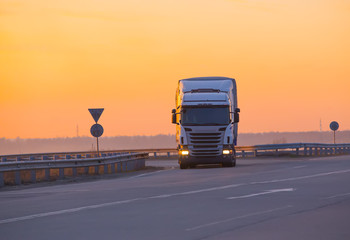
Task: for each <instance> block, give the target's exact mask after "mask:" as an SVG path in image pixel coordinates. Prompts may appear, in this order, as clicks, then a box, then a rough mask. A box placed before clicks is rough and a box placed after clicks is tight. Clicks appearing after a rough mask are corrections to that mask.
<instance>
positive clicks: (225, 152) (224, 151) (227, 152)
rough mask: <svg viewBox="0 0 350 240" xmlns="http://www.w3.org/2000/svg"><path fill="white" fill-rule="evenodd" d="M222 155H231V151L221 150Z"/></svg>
mask: <svg viewBox="0 0 350 240" xmlns="http://www.w3.org/2000/svg"><path fill="white" fill-rule="evenodd" d="M222 154H225V155H227V154H231V151H230V150H227V149H224V150H222Z"/></svg>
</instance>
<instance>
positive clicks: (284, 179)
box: [250, 169, 350, 184]
mask: <svg viewBox="0 0 350 240" xmlns="http://www.w3.org/2000/svg"><path fill="white" fill-rule="evenodd" d="M348 172H350V169H346V170H340V171H334V172H326V173H318V174H313V175H307V176H301V177H292V178H282V179H274V180H268V181H261V182H251V183H250V184H266V183H278V182H288V181H295V180H301V179H308V178H314V177H324V176H329V175H334V174H340V173H348Z"/></svg>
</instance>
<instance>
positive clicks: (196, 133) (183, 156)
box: [172, 77, 240, 169]
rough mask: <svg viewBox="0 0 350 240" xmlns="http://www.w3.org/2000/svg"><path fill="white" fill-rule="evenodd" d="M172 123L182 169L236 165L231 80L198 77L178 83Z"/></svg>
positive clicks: (234, 95)
mask: <svg viewBox="0 0 350 240" xmlns="http://www.w3.org/2000/svg"><path fill="white" fill-rule="evenodd" d="M175 107H176V108H175V109H173V110H172V123H173V124H176V143H177V151H178V162H179V165H180V168H181V169H185V168H192V167H195V166H196V165H199V164H221V165H222V166H223V167H235V166H236V151H235V146H236V145H237V137H238V122H239V113H240V109H239V108H238V106H237V86H236V80H235V79H234V78H228V77H197V78H188V79H182V80H179V81H178V86H177V89H176V95H175Z"/></svg>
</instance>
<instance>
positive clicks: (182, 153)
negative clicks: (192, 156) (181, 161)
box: [181, 150, 190, 156]
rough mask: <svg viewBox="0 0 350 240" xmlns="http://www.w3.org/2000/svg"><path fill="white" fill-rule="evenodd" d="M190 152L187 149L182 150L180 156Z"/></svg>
mask: <svg viewBox="0 0 350 240" xmlns="http://www.w3.org/2000/svg"><path fill="white" fill-rule="evenodd" d="M189 153H190V152H189V151H188V150H182V151H181V155H182V156H187V155H188V154H189Z"/></svg>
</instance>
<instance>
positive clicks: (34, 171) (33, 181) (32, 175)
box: [30, 169, 36, 183]
mask: <svg viewBox="0 0 350 240" xmlns="http://www.w3.org/2000/svg"><path fill="white" fill-rule="evenodd" d="M30 181H31V182H32V183H36V170H35V169H34V170H31V171H30Z"/></svg>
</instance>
